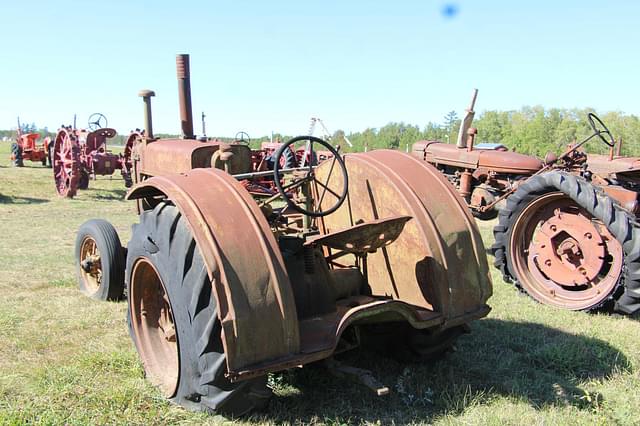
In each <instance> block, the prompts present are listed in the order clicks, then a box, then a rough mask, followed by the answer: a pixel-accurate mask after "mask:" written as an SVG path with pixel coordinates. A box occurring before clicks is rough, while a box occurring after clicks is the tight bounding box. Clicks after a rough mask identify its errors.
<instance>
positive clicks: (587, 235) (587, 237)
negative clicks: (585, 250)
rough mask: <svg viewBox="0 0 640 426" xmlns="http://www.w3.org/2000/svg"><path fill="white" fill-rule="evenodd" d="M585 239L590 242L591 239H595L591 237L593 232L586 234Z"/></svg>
mask: <svg viewBox="0 0 640 426" xmlns="http://www.w3.org/2000/svg"><path fill="white" fill-rule="evenodd" d="M584 237H585V238H586V239H588V240H590V239H591V238H593V235H591V232H586V233H585V234H584Z"/></svg>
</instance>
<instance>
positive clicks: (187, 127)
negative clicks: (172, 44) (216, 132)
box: [176, 54, 195, 139]
mask: <svg viewBox="0 0 640 426" xmlns="http://www.w3.org/2000/svg"><path fill="white" fill-rule="evenodd" d="M176 71H177V75H178V97H179V102H180V124H181V127H182V138H183V139H195V136H194V134H193V114H192V112H191V71H190V70H189V55H186V54H180V55H176Z"/></svg>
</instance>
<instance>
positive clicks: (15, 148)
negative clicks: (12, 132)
mask: <svg viewBox="0 0 640 426" xmlns="http://www.w3.org/2000/svg"><path fill="white" fill-rule="evenodd" d="M11 154H12V156H13V165H14V166H15V167H23V166H24V162H23V161H22V148H21V147H20V145H19V144H18V143H17V142H13V143H12V144H11Z"/></svg>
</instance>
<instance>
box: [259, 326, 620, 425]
mask: <svg viewBox="0 0 640 426" xmlns="http://www.w3.org/2000/svg"><path fill="white" fill-rule="evenodd" d="M345 362H346V363H349V364H350V365H353V366H357V367H362V368H367V369H369V370H371V371H373V372H374V375H375V376H376V377H377V378H379V379H380V381H382V382H383V383H384V384H385V385H387V386H389V388H390V389H391V394H390V395H388V396H385V397H375V396H374V395H373V393H372V392H371V391H369V390H368V389H366V388H365V387H364V386H362V385H359V384H354V383H351V382H349V381H347V380H346V379H337V378H334V377H332V376H331V375H330V373H329V372H328V371H327V370H325V369H322V368H305V369H302V370H298V371H294V372H293V373H285V374H282V375H278V376H275V377H274V379H275V382H276V383H277V384H278V385H277V386H276V390H277V392H276V393H277V394H279V396H277V397H276V398H274V399H273V400H272V404H271V405H270V407H269V409H268V411H267V412H266V413H263V414H262V415H261V416H260V417H262V418H264V419H266V420H271V421H274V422H275V423H283V422H291V423H297V422H301V423H314V422H318V421H320V422H331V423H334V422H336V423H364V422H377V421H380V422H382V423H383V424H386V423H397V424H402V423H406V422H410V421H415V422H425V423H429V422H432V421H433V420H435V419H436V418H437V417H439V416H442V415H444V414H445V413H446V414H452V415H455V414H458V413H461V412H463V411H464V410H465V409H466V408H468V407H470V406H473V405H477V404H480V403H487V402H489V401H491V400H493V399H495V397H497V396H502V397H509V398H513V399H516V400H519V401H526V402H527V403H528V404H530V405H531V406H533V407H534V408H542V407H545V406H574V407H577V408H578V409H581V410H592V409H593V408H594V407H595V405H597V404H600V403H602V396H601V395H594V394H588V393H586V392H585V391H584V390H582V389H581V388H580V382H581V381H588V380H597V379H606V378H607V377H609V376H610V375H611V374H613V373H614V372H616V371H630V370H631V364H630V362H629V361H628V360H627V358H626V357H625V356H624V354H622V353H621V352H620V351H618V350H617V349H616V348H614V347H613V346H611V345H609V344H608V343H606V342H604V341H602V340H599V339H595V338H591V337H586V336H581V335H575V334H570V333H566V332H563V331H560V330H558V329H555V328H550V327H547V326H544V325H541V324H534V323H527V322H512V321H502V320H497V319H485V320H482V321H478V322H476V323H474V324H473V325H472V333H471V335H467V336H463V337H461V338H460V339H459V341H458V343H457V351H456V352H454V353H451V354H449V355H447V356H446V357H444V358H443V359H441V360H438V361H435V362H430V363H424V364H400V363H398V362H396V361H394V360H390V359H387V358H383V357H380V356H377V355H374V354H371V353H365V352H362V351H355V352H353V353H350V354H348V355H347V358H346V359H345Z"/></svg>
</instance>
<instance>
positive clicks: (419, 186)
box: [76, 55, 491, 415]
mask: <svg viewBox="0 0 640 426" xmlns="http://www.w3.org/2000/svg"><path fill="white" fill-rule="evenodd" d="M177 66H178V76H179V81H180V84H179V88H180V91H179V93H180V99H181V115H182V128H183V135H184V138H183V139H156V138H154V136H153V131H152V127H151V106H150V96H152V95H153V92H150V91H143V92H141V96H143V97H144V100H145V112H146V117H147V119H146V120H145V121H146V134H145V136H144V137H142V138H140V139H139V140H138V142H137V143H136V144H135V146H134V152H135V154H134V155H133V157H132V158H133V170H134V171H135V173H134V174H133V176H134V181H135V182H136V185H135V186H134V187H133V188H132V189H131V191H130V192H129V193H128V195H127V199H130V200H137V202H138V207H139V210H140V220H139V223H138V224H136V225H134V227H133V234H132V237H131V240H130V241H129V243H128V245H127V249H126V250H125V249H124V248H122V247H121V246H120V240H119V238H118V236H117V233H116V232H115V230H114V228H113V227H112V226H111V225H109V223H108V222H106V221H103V220H92V221H89V222H87V223H86V224H84V225H83V226H82V227H81V229H80V231H79V233H78V236H77V239H76V259H77V269H78V276H79V284H80V288H81V289H82V290H83V291H84V292H85V293H87V294H89V295H91V296H93V297H95V298H98V299H107V298H119V297H121V296H122V295H123V294H126V295H127V299H128V306H129V309H128V324H129V327H130V335H131V337H132V339H133V342H134V344H135V347H136V349H137V351H138V353H139V355H140V358H141V359H142V363H143V366H144V370H145V373H146V375H147V377H148V379H149V380H150V381H151V382H152V383H154V384H155V385H157V386H158V388H159V389H160V390H161V392H162V393H163V394H164V395H165V396H166V397H167V398H170V399H171V400H172V401H174V402H175V403H178V404H180V405H182V406H184V407H186V408H188V409H192V410H203V411H207V412H219V413H223V414H231V415H242V414H245V413H248V412H250V411H251V410H252V409H255V408H260V407H263V406H264V405H265V404H266V403H267V402H268V400H269V397H270V396H271V391H270V389H269V388H268V387H267V386H266V374H267V373H269V372H274V371H281V370H285V369H290V368H294V367H298V366H301V365H305V364H309V363H312V362H315V361H320V360H324V359H327V358H330V357H332V356H333V355H334V354H335V353H338V352H342V351H346V350H349V349H352V348H355V347H357V346H359V345H360V344H362V343H363V342H365V341H366V340H367V338H368V339H375V340H377V341H379V342H380V343H383V344H385V345H387V346H388V347H389V348H391V349H392V350H397V351H400V350H403V351H408V353H411V354H412V355H413V356H415V357H418V358H420V357H424V358H428V357H430V356H434V355H435V354H437V353H441V352H442V351H444V350H446V349H447V348H449V347H450V346H451V345H452V344H453V342H454V341H455V339H456V338H457V337H458V336H459V335H460V334H461V333H462V332H464V331H465V330H468V329H467V324H468V323H469V322H470V321H473V320H475V319H478V318H481V317H483V316H485V315H486V314H487V313H488V312H489V309H490V308H489V307H488V306H487V304H486V302H487V299H488V298H489V296H490V295H491V282H490V276H489V273H488V266H487V261H486V256H485V253H484V248H483V245H482V239H481V237H480V234H479V232H478V229H477V227H476V225H475V223H474V220H473V218H472V217H471V215H470V214H469V211H468V209H467V208H466V207H465V205H464V203H463V201H462V199H461V198H460V197H459V195H458V194H457V193H456V192H455V191H454V190H453V188H452V187H451V186H450V185H449V183H448V182H447V181H446V179H444V178H443V177H442V175H441V174H440V173H439V172H438V171H437V170H436V169H434V168H433V167H431V166H430V165H428V164H426V163H424V162H422V161H418V160H416V159H414V158H411V157H410V156H408V155H406V154H403V153H401V152H397V151H376V152H370V153H366V154H347V155H344V156H343V155H341V154H340V153H339V152H338V151H337V150H336V148H334V147H333V146H331V145H330V144H329V143H327V142H326V141H324V140H322V139H319V138H316V137H313V136H300V137H296V138H293V139H291V140H289V141H287V142H285V143H284V144H283V145H282V146H281V147H280V148H279V149H278V151H277V152H276V153H275V156H274V159H273V161H274V163H273V164H274V166H273V170H272V171H269V173H271V174H272V177H273V181H274V182H275V184H276V186H277V190H278V194H277V196H273V197H269V198H267V199H264V198H254V197H252V196H251V194H250V193H249V192H248V191H247V190H246V189H245V187H244V186H243V185H242V184H241V183H240V182H241V181H245V180H247V179H251V178H252V177H254V176H255V175H256V174H257V175H260V173H265V172H253V171H252V168H253V165H252V161H251V149H250V148H249V147H248V146H247V145H246V144H241V143H237V144H223V143H221V142H219V141H204V142H202V141H198V140H196V139H195V138H194V136H193V124H192V119H191V105H190V102H188V101H187V100H188V99H190V96H189V95H188V87H189V83H188V75H189V72H188V70H189V68H188V57H187V56H186V55H179V56H178V58H177ZM316 147H322V149H324V150H327V151H329V152H331V153H332V158H331V159H329V160H326V161H324V162H322V163H320V164H318V165H314V164H313V163H311V162H310V163H308V164H306V165H305V166H303V167H298V166H296V167H292V168H289V169H283V168H282V167H281V166H280V164H281V162H280V160H281V159H282V157H283V156H284V155H286V154H285V153H286V152H287V150H289V149H291V150H292V151H293V152H297V151H298V150H299V149H300V148H304V149H307V150H308V152H309V153H310V155H313V153H314V152H315V149H316ZM311 158H312V157H311ZM124 283H126V291H125V289H124ZM368 383H369V386H371V387H373V388H375V390H376V391H377V392H378V393H385V392H388V388H385V387H383V386H378V384H375V383H374V381H368ZM385 389H386V390H385Z"/></svg>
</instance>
